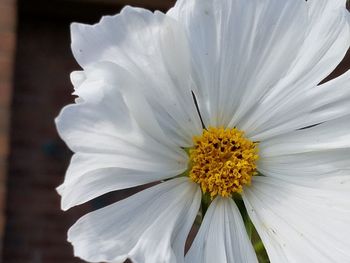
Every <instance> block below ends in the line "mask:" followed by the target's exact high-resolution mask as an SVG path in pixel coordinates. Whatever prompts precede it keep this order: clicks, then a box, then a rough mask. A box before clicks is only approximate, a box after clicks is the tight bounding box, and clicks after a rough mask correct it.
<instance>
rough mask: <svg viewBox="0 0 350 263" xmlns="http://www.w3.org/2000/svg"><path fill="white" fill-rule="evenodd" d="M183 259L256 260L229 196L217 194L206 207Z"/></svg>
mask: <svg viewBox="0 0 350 263" xmlns="http://www.w3.org/2000/svg"><path fill="white" fill-rule="evenodd" d="M185 262H188V263H193V262H196V263H212V262H220V263H234V262H238V263H246V262H249V263H254V262H258V260H257V258H256V254H255V252H254V249H253V246H252V244H251V243H250V240H249V238H248V235H247V232H246V230H245V226H244V223H243V220H242V217H241V214H240V212H239V210H238V208H237V206H236V204H235V203H234V201H233V200H232V199H230V198H220V197H217V198H216V199H215V200H214V201H213V202H212V204H211V205H210V206H209V209H208V211H207V213H206V215H205V217H204V221H203V222H202V225H201V227H200V229H199V232H198V234H197V236H196V238H195V240H194V242H193V244H192V247H191V248H190V250H189V251H188V253H187V255H186V260H185Z"/></svg>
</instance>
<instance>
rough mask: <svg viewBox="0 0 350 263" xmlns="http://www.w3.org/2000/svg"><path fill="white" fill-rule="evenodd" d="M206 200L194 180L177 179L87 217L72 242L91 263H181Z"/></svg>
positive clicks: (71, 233)
mask: <svg viewBox="0 0 350 263" xmlns="http://www.w3.org/2000/svg"><path fill="white" fill-rule="evenodd" d="M200 196H201V193H200V188H199V187H198V186H197V185H196V184H194V183H192V182H190V181H189V180H188V178H180V179H173V180H170V181H167V182H165V183H161V184H159V185H157V186H154V187H151V188H148V189H146V190H144V191H142V192H139V193H138V194H135V195H133V196H131V197H129V198H127V199H125V200H122V201H120V202H117V203H115V204H112V205H110V206H107V207H105V208H102V209H99V210H97V211H95V212H92V213H89V214H87V215H85V216H84V217H82V218H81V219H79V220H78V222H76V223H75V224H74V225H73V226H72V228H71V229H70V230H69V232H68V240H69V241H70V242H71V243H72V244H73V246H74V253H75V255H76V256H79V257H81V258H82V259H84V260H87V261H89V262H113V263H123V262H124V261H125V260H126V259H127V258H130V259H131V260H132V261H133V262H134V263H164V262H167V263H181V262H184V244H185V241H186V238H187V235H188V232H189V231H190V229H191V226H192V224H193V221H194V219H195V217H196V215H197V211H198V209H199V206H200V199H201V198H200Z"/></svg>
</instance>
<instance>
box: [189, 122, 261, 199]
mask: <svg viewBox="0 0 350 263" xmlns="http://www.w3.org/2000/svg"><path fill="white" fill-rule="evenodd" d="M193 141H194V147H193V148H192V149H190V151H189V155H190V161H191V168H190V172H189V177H190V178H191V180H192V181H194V182H196V183H198V184H199V185H200V186H201V188H202V191H203V193H208V194H210V196H211V198H212V199H213V198H214V197H216V196H217V195H221V196H223V197H230V196H232V194H233V193H241V192H242V191H243V186H244V185H249V184H250V183H251V178H252V176H254V175H256V174H257V172H256V161H257V160H258V157H259V156H258V148H257V143H254V142H252V141H250V140H248V139H247V138H245V137H244V132H242V131H240V130H238V129H236V128H233V129H224V128H213V127H210V128H209V129H208V130H204V131H203V134H202V135H201V136H195V137H194V138H193Z"/></svg>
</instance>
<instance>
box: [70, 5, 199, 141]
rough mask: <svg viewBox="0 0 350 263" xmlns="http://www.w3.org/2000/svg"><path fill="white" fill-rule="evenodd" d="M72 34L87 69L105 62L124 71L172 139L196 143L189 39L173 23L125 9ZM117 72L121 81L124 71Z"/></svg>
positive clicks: (81, 26) (156, 15)
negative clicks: (133, 81)
mask: <svg viewBox="0 0 350 263" xmlns="http://www.w3.org/2000/svg"><path fill="white" fill-rule="evenodd" d="M71 31H72V50H73V53H74V55H75V58H76V59H77V61H78V62H79V63H80V65H81V66H82V67H83V68H84V69H88V68H89V67H90V66H91V65H93V64H94V63H97V62H106V61H107V62H110V63H113V64H116V65H118V66H120V67H122V68H124V69H125V70H126V71H127V72H129V75H131V76H134V79H135V82H137V85H135V87H134V89H135V92H139V93H142V94H143V95H144V96H145V98H146V99H147V101H148V102H149V104H150V105H151V108H152V110H153V111H154V113H155V115H156V118H157V121H158V122H159V124H160V125H161V126H162V128H163V129H164V130H166V132H167V134H169V139H170V140H173V141H175V142H176V143H177V144H178V145H180V146H190V145H192V140H191V138H192V136H193V135H197V134H200V132H201V128H202V126H201V121H200V118H199V115H198V113H197V110H196V106H195V103H194V100H193V98H192V93H191V85H192V84H191V83H192V79H191V74H190V55H189V48H188V44H187V39H186V36H185V33H184V32H183V30H182V28H181V26H179V25H178V23H177V22H176V21H175V20H173V19H172V18H170V17H168V16H166V15H164V14H162V13H161V12H155V13H152V12H150V11H147V10H144V9H140V8H131V7H125V8H124V9H123V10H122V11H121V13H120V14H118V15H116V16H107V17H103V18H102V20H101V21H100V22H99V23H98V24H96V25H93V26H90V25H84V24H77V23H73V24H72V27H71ZM114 74H115V75H116V77H117V78H118V77H119V74H120V73H119V72H115V73H114ZM121 77H123V76H121Z"/></svg>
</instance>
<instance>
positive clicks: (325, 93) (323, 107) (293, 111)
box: [250, 71, 350, 141]
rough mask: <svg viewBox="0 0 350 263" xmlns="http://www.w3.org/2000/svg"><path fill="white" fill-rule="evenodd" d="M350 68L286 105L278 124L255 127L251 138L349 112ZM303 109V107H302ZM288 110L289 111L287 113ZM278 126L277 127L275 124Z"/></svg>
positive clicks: (284, 131) (323, 120) (271, 135)
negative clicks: (263, 127)
mask: <svg viewBox="0 0 350 263" xmlns="http://www.w3.org/2000/svg"><path fill="white" fill-rule="evenodd" d="M349 81H350V71H348V72H346V73H345V74H343V75H342V76H340V77H338V78H336V79H333V80H331V81H328V82H327V83H325V84H322V85H319V86H316V87H314V88H311V89H309V90H308V91H305V94H304V95H303V96H302V97H300V98H298V100H295V102H294V104H291V105H289V106H287V105H285V108H284V109H283V110H284V111H285V112H286V114H285V115H284V117H283V118H281V119H280V120H281V121H280V122H279V124H276V122H275V123H274V122H271V125H272V126H268V125H267V126H266V127H267V128H265V129H263V130H261V131H259V129H258V130H256V131H255V132H254V133H251V134H254V135H253V136H250V139H251V140H254V141H262V140H266V139H268V138H271V137H274V136H276V135H280V134H283V133H287V132H290V131H292V130H297V129H300V128H304V127H308V126H312V125H315V124H319V123H322V122H325V121H329V120H333V119H337V118H340V117H343V116H345V115H348V114H349V109H350V86H349V84H348V83H349ZM300 109H302V110H300ZM287 112H289V113H290V114H287ZM273 125H275V126H273Z"/></svg>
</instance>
